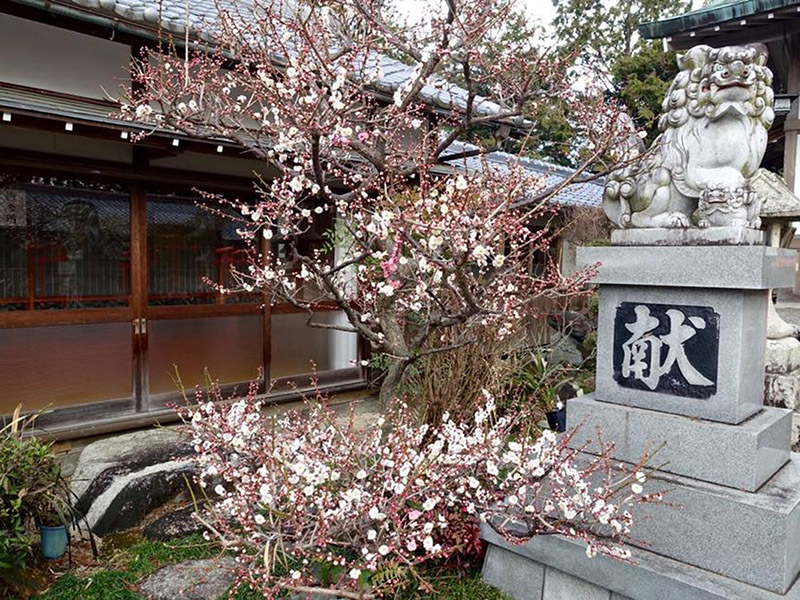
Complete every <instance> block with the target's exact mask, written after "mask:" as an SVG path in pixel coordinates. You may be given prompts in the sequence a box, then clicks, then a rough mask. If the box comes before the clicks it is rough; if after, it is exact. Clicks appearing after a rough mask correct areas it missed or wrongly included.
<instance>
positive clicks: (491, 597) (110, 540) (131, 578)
mask: <svg viewBox="0 0 800 600" xmlns="http://www.w3.org/2000/svg"><path fill="white" fill-rule="evenodd" d="M105 542H106V543H105V545H104V548H103V551H102V552H101V556H100V558H101V561H102V562H103V564H105V565H107V569H106V570H101V571H98V572H96V573H94V574H92V575H85V576H76V575H74V574H66V575H64V576H62V577H61V578H60V579H59V580H58V581H57V582H56V583H55V584H54V585H53V586H52V587H51V588H50V589H49V590H48V591H46V592H44V593H43V594H40V595H38V596H36V597H35V598H34V599H33V600H144V599H143V596H141V595H140V594H138V593H137V592H135V591H133V590H132V589H131V588H133V587H134V586H135V585H136V582H137V581H139V580H140V579H141V578H142V577H145V576H146V575H149V574H150V573H153V572H154V571H157V570H158V569H159V568H161V567H162V566H164V565H167V564H171V563H177V562H181V561H184V560H197V559H203V558H212V557H214V556H217V555H218V554H219V546H217V545H216V544H211V543H208V542H206V541H204V540H203V538H202V537H201V536H199V535H198V536H191V537H188V538H184V539H181V540H174V541H170V542H153V541H150V540H146V539H144V538H142V537H141V536H140V535H138V534H120V535H116V536H109V537H107V538H106V539H105ZM424 576H425V577H426V579H427V580H428V581H429V583H431V584H432V585H433V588H434V589H433V591H432V592H426V591H423V590H422V589H420V587H419V585H412V586H410V587H408V588H407V589H405V590H403V591H400V592H398V593H397V594H396V595H395V597H394V599H391V600H423V599H430V600H506V599H507V597H506V596H504V595H503V594H501V593H500V592H498V591H497V590H495V589H494V588H492V587H489V586H488V585H486V584H484V583H483V582H482V581H481V579H480V574H479V573H478V572H477V571H458V572H456V573H455V574H453V573H452V572H450V573H448V574H446V575H435V574H433V573H426V574H424ZM262 598H263V596H262V595H261V594H259V593H257V592H254V591H253V590H250V589H245V588H243V589H240V590H239V591H238V592H237V594H236V595H235V600H262Z"/></svg>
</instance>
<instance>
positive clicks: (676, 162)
mask: <svg viewBox="0 0 800 600" xmlns="http://www.w3.org/2000/svg"><path fill="white" fill-rule="evenodd" d="M766 62H767V49H766V47H765V46H764V45H762V44H750V45H747V46H729V47H725V48H711V47H710V46H695V47H694V48H692V49H691V50H689V51H688V52H687V53H686V54H684V55H679V56H678V66H679V67H680V69H681V72H680V73H678V75H677V76H676V77H675V79H674V81H673V82H672V85H671V86H670V88H669V91H668V92H667V96H666V98H665V99H664V102H663V104H662V109H663V114H662V115H661V117H660V118H659V122H658V127H659V130H660V131H661V134H660V135H659V136H658V138H657V139H656V141H655V142H654V143H653V147H652V148H651V150H650V152H648V153H647V154H646V155H645V156H644V158H643V160H641V161H639V162H637V163H635V164H633V165H631V166H629V167H627V168H624V169H620V170H618V171H615V172H613V173H612V174H611V175H610V176H609V178H608V181H607V183H606V186H605V190H604V197H603V208H604V210H605V211H606V214H607V215H608V217H609V218H610V219H611V220H612V221H613V222H614V223H615V224H616V225H617V226H618V227H688V226H689V225H690V224H692V223H693V224H696V225H699V226H716V225H720V226H721V225H738V226H748V227H758V225H759V224H758V211H757V210H756V207H755V206H754V204H753V198H752V194H751V192H750V188H749V178H750V177H751V176H752V175H753V174H755V172H756V170H757V169H758V166H759V165H760V163H761V159H762V158H763V156H764V150H765V149H766V142H767V132H768V130H769V128H770V126H771V125H772V121H773V120H774V116H775V115H774V113H773V111H772V102H773V92H772V89H771V88H770V84H771V83H772V72H771V71H770V70H769V69H768V68H767V67H766V66H765V65H766Z"/></svg>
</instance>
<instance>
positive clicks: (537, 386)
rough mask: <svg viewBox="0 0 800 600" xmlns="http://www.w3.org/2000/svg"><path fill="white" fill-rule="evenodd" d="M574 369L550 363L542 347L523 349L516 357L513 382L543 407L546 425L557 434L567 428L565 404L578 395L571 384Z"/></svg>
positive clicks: (545, 349)
mask: <svg viewBox="0 0 800 600" xmlns="http://www.w3.org/2000/svg"><path fill="white" fill-rule="evenodd" d="M575 370H576V369H575V368H573V367H570V366H567V365H559V364H552V363H551V362H550V361H549V360H548V349H547V348H546V347H543V346H536V347H525V348H523V349H521V350H519V351H518V352H517V354H516V366H515V373H514V380H515V382H516V383H517V385H519V386H520V387H522V389H523V390H524V391H525V393H526V394H527V395H529V396H530V397H531V398H532V399H533V400H534V401H535V402H536V403H537V404H538V405H539V406H540V407H541V408H542V410H543V412H544V414H545V417H546V418H547V424H548V426H549V427H550V429H552V430H554V431H556V432H558V433H562V432H564V431H566V429H567V409H566V401H567V400H568V399H569V398H572V397H574V396H576V395H580V390H579V389H578V387H577V386H576V385H575V384H574V383H572V379H573V378H574V374H575V373H574V372H575Z"/></svg>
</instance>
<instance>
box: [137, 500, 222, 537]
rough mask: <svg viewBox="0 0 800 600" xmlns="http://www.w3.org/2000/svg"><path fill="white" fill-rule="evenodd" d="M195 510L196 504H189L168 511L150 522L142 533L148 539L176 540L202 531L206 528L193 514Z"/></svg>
mask: <svg viewBox="0 0 800 600" xmlns="http://www.w3.org/2000/svg"><path fill="white" fill-rule="evenodd" d="M194 512H195V508H194V506H187V507H185V508H180V509H178V510H176V511H173V512H170V513H167V514H166V515H164V516H163V517H161V518H159V519H157V520H156V521H153V522H152V523H150V524H149V525H148V526H147V527H145V528H144V530H143V531H142V533H143V534H144V536H145V537H146V538H147V539H150V540H157V541H166V540H174V539H176V538H183V537H187V536H190V535H192V534H194V533H202V532H203V531H205V529H206V528H205V527H204V526H203V524H202V523H200V521H198V520H197V519H195V518H194V517H193V516H192V513H194Z"/></svg>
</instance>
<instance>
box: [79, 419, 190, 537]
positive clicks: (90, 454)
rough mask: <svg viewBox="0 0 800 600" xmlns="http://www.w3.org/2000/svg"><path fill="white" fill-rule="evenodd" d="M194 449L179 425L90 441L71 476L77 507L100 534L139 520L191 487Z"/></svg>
mask: <svg viewBox="0 0 800 600" xmlns="http://www.w3.org/2000/svg"><path fill="white" fill-rule="evenodd" d="M196 471H197V464H196V462H195V459H194V450H193V448H192V447H191V446H190V445H189V444H188V443H187V441H185V440H182V439H181V438H180V437H179V435H178V432H177V431H175V430H174V429H149V430H144V431H137V432H134V433H128V434H125V435H120V436H115V437H110V438H106V439H103V440H99V441H96V442H93V443H91V444H89V445H88V446H86V448H84V449H83V451H82V452H81V455H80V457H79V458H78V464H77V465H76V467H75V471H74V473H73V474H72V477H71V486H72V491H73V493H74V494H75V497H76V498H77V499H78V500H77V504H76V507H77V509H78V510H79V511H80V512H81V513H82V514H83V515H85V516H86V519H87V521H88V524H89V527H90V528H91V529H92V531H93V532H94V533H96V534H98V535H105V534H106V533H111V532H113V531H123V530H125V529H129V528H131V527H134V526H136V525H138V524H139V523H140V522H141V520H142V519H143V518H144V516H145V515H147V514H148V513H149V512H150V511H151V510H153V509H154V508H157V507H158V506H161V505H162V504H163V503H164V502H166V501H168V500H170V499H172V498H174V497H176V496H177V495H179V494H181V493H183V492H185V491H186V490H187V487H188V484H189V483H190V482H191V481H192V478H193V476H194V474H195V473H196Z"/></svg>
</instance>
